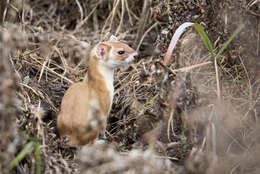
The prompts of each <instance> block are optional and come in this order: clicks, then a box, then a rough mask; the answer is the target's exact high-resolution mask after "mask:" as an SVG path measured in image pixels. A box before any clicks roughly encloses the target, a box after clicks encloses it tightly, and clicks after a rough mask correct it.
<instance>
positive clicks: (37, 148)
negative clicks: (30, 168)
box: [34, 142, 41, 174]
mask: <svg viewBox="0 0 260 174" xmlns="http://www.w3.org/2000/svg"><path fill="white" fill-rule="evenodd" d="M34 149H35V152H34V155H35V161H36V164H35V165H36V174H40V173H41V156H40V144H39V142H35V143H34Z"/></svg>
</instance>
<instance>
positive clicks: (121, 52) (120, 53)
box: [117, 51, 125, 55]
mask: <svg viewBox="0 0 260 174" xmlns="http://www.w3.org/2000/svg"><path fill="white" fill-rule="evenodd" d="M117 53H118V54H119V55H122V54H125V52H124V51H118V52H117Z"/></svg>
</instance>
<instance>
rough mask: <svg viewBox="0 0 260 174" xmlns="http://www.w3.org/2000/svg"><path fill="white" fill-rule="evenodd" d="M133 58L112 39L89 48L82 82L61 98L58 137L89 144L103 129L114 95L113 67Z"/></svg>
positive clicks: (122, 46) (127, 48) (133, 55)
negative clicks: (86, 66) (89, 51)
mask: <svg viewBox="0 0 260 174" xmlns="http://www.w3.org/2000/svg"><path fill="white" fill-rule="evenodd" d="M136 56H137V52H136V51H135V50H134V49H132V48H130V47H129V46H128V45H126V44H124V43H122V42H120V41H118V40H117V38H116V37H115V36H111V37H110V40H109V41H106V42H101V43H99V44H97V45H96V46H95V47H94V48H93V49H92V51H91V54H90V58H89V62H88V72H87V74H86V77H85V79H84V80H83V82H78V83H75V84H73V85H72V86H70V87H69V89H68V90H67V91H66V93H65V95H64V97H63V99H62V103H61V111H60V113H59V115H58V120H57V127H58V131H59V134H60V135H61V136H65V135H66V136H69V137H70V140H69V142H68V144H70V145H85V144H88V143H90V142H92V141H93V140H94V139H95V138H96V137H97V135H98V133H99V132H100V131H104V130H105V128H106V122H107V117H108V115H109V112H110V109H111V105H112V101H113V95H114V94H113V93H114V86H113V81H114V68H116V67H119V66H122V65H126V64H128V63H130V62H131V61H133V60H134V58H135V57H136Z"/></svg>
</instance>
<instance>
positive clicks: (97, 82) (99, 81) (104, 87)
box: [84, 57, 114, 113]
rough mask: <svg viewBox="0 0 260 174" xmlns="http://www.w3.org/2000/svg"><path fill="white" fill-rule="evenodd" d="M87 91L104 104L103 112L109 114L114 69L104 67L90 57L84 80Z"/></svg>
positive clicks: (112, 93) (112, 92)
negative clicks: (87, 87)
mask: <svg viewBox="0 0 260 174" xmlns="http://www.w3.org/2000/svg"><path fill="white" fill-rule="evenodd" d="M84 81H85V82H86V83H87V85H88V86H89V90H91V91H92V92H94V93H95V95H96V96H97V97H98V100H99V101H100V102H101V105H103V104H102V103H104V106H102V107H104V112H105V113H109V111H110V108H111V105H112V101H113V95H114V85H113V83H114V69H113V68H109V67H107V66H105V65H104V64H103V63H102V62H100V61H99V60H98V59H96V58H95V57H90V59H89V62H88V73H87V75H86V77H85V80H84Z"/></svg>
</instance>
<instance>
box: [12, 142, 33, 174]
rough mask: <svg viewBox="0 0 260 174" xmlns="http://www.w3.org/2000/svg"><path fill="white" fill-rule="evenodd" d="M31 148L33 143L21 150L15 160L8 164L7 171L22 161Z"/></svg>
mask: <svg viewBox="0 0 260 174" xmlns="http://www.w3.org/2000/svg"><path fill="white" fill-rule="evenodd" d="M33 146H34V142H33V141H31V142H29V143H28V144H26V145H25V147H24V148H23V150H22V151H21V152H20V153H19V154H18V155H17V156H16V158H15V159H14V160H12V161H11V162H10V164H9V165H8V169H9V170H11V169H12V168H13V167H14V166H16V165H17V164H18V163H19V162H20V161H21V160H22V159H24V157H25V156H26V155H27V154H28V153H29V152H30V151H31V150H32V148H33Z"/></svg>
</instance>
